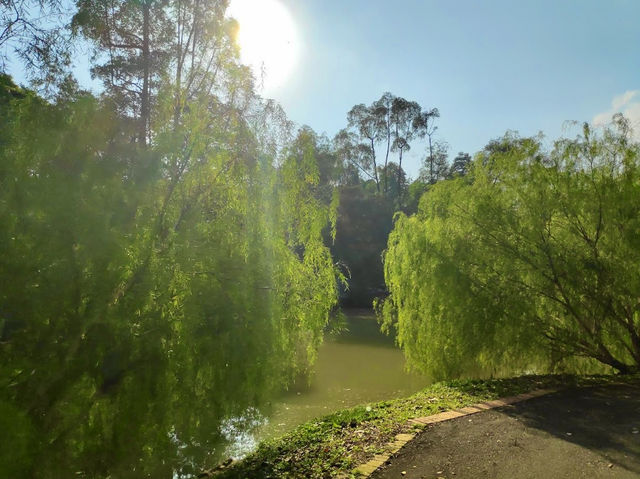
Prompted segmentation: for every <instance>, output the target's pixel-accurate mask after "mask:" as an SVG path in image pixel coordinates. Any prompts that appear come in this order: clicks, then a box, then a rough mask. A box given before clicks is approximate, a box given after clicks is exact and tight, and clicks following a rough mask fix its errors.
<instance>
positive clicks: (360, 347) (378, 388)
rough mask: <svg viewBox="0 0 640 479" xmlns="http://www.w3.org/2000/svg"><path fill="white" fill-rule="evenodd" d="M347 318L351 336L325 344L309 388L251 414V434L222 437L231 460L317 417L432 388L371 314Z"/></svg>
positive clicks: (231, 432) (233, 431) (237, 430)
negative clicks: (407, 363) (410, 370)
mask: <svg viewBox="0 0 640 479" xmlns="http://www.w3.org/2000/svg"><path fill="white" fill-rule="evenodd" d="M345 314H346V316H347V327H348V331H345V332H343V333H341V334H339V335H338V336H334V337H328V338H326V339H325V342H324V344H323V345H322V346H321V348H320V350H319V352H318V359H317V362H316V368H315V374H314V376H313V377H312V379H311V385H310V386H309V387H308V388H305V389H303V390H299V391H297V392H289V393H286V394H284V395H283V396H282V397H280V398H279V400H277V401H276V402H274V403H273V404H272V405H271V407H270V408H269V409H266V410H265V411H263V414H262V415H259V414H258V413H257V412H256V411H252V412H251V414H250V416H252V417H253V419H249V418H246V419H245V421H247V422H246V424H252V425H253V427H251V429H252V430H253V431H252V433H248V432H247V429H243V428H241V427H230V428H228V429H227V430H226V431H223V432H224V433H225V435H226V436H227V438H228V439H230V440H231V445H230V447H229V448H228V449H227V451H226V455H227V456H229V457H234V458H239V457H243V456H244V455H246V454H248V453H249V452H251V451H252V450H253V449H254V448H255V447H256V445H257V443H258V442H259V441H261V440H263V439H269V438H273V437H277V436H280V435H282V434H284V433H286V432H287V431H289V430H291V429H293V427H295V426H296V425H298V424H301V423H303V422H306V421H308V420H310V419H313V418H315V417H318V416H323V415H325V414H329V413H331V412H334V411H337V410H339V409H342V408H345V407H350V406H355V405H357V404H362V403H367V402H374V401H382V400H385V399H392V398H395V397H401V396H406V395H409V394H412V393H413V392H416V391H418V390H419V389H421V388H423V387H425V386H426V385H428V383H429V382H428V380H427V378H425V377H423V376H419V375H417V374H409V373H407V372H406V371H405V370H404V366H405V362H404V357H403V355H402V352H401V351H400V350H399V349H398V348H397V347H395V346H394V344H393V340H392V339H391V338H389V337H387V336H385V335H383V334H382V333H380V331H379V328H378V323H377V322H376V320H375V317H374V315H373V313H372V312H371V311H366V310H365V311H363V310H351V311H349V310H347V311H345ZM236 421H237V420H236ZM251 421H253V422H251ZM228 424H232V423H228ZM238 424H240V423H238Z"/></svg>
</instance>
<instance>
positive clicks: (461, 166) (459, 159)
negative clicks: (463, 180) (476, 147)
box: [449, 151, 471, 177]
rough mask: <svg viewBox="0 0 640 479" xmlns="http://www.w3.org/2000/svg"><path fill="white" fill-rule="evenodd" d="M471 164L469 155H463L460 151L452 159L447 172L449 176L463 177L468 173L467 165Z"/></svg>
mask: <svg viewBox="0 0 640 479" xmlns="http://www.w3.org/2000/svg"><path fill="white" fill-rule="evenodd" d="M470 164H471V155H469V153H463V152H462V151H461V152H459V153H458V155H457V156H456V157H455V158H454V159H453V163H452V164H451V168H450V170H449V176H450V177H455V176H465V175H466V174H467V173H468V172H469V165H470Z"/></svg>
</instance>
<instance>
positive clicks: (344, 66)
mask: <svg viewBox="0 0 640 479" xmlns="http://www.w3.org/2000/svg"><path fill="white" fill-rule="evenodd" d="M255 1H260V0H255ZM280 1H281V2H283V3H284V4H285V6H286V7H287V8H288V9H289V11H290V13H291V15H292V17H293V19H294V22H295V23H296V25H297V29H298V32H299V41H300V43H301V45H300V57H299V61H298V63H297V65H296V66H295V68H294V70H293V73H292V75H291V77H290V78H289V80H288V81H287V82H286V83H285V84H283V85H282V86H281V87H280V88H279V89H277V90H274V91H272V92H270V95H269V96H272V97H274V98H275V99H276V100H278V101H279V102H280V103H281V104H282V105H283V107H284V109H285V111H286V112H287V114H288V115H289V117H290V118H291V119H292V120H294V121H295V122H296V123H298V124H300V125H302V124H307V125H309V126H311V127H312V128H314V129H315V130H316V131H318V132H320V133H322V132H326V133H327V134H328V135H329V136H333V135H334V134H335V133H336V132H337V131H338V130H339V129H340V128H342V127H344V126H346V113H347V111H348V110H349V109H350V108H351V107H352V106H353V105H355V104H357V103H367V104H369V103H371V102H372V101H373V100H375V99H377V98H379V97H380V96H381V95H382V93H383V92H385V91H390V92H392V93H394V94H396V95H399V96H403V97H405V98H407V99H410V100H415V101H417V102H419V103H420V104H421V105H422V106H423V107H424V108H433V107H437V108H438V109H439V110H440V113H441V118H440V120H439V131H438V135H439V138H440V139H441V140H445V141H447V142H448V143H449V145H450V155H451V157H453V156H455V154H456V153H457V152H458V151H464V152H468V153H472V154H473V153H475V152H476V151H478V150H480V149H481V148H482V147H483V146H484V145H485V144H486V143H487V142H488V141H489V140H491V139H493V138H497V137H499V136H501V135H503V134H504V133H505V131H506V130H509V129H511V130H516V131H519V132H520V134H522V135H534V134H536V133H538V132H539V131H542V132H543V133H544V134H545V135H546V137H547V138H548V140H549V142H551V140H553V139H555V138H557V137H559V136H561V135H563V134H571V135H572V134H573V132H572V131H570V130H567V129H566V123H565V122H566V121H567V120H576V121H579V122H582V121H594V120H595V121H597V122H602V121H604V120H606V119H608V118H610V116H611V115H612V114H613V113H614V112H615V111H623V112H625V113H626V114H627V115H628V116H630V117H631V119H632V120H633V121H634V122H637V124H638V126H637V129H638V131H639V132H640V26H639V25H640V24H639V22H638V20H639V19H640V0H555V1H549V0H535V1H533V0H531V1H523V0H522V1H521V0H510V1H506V0H447V1H445V0H439V1H435V0H422V1H420V0H396V1H395V2H391V1H389V0H280ZM81 63H82V62H81ZM85 65H86V64H85ZM85 69H86V66H85ZM14 73H17V72H14ZM16 76H17V78H18V80H19V81H20V80H21V78H20V75H16ZM85 78H87V77H86V76H85ZM424 155H425V149H424V145H414V148H413V149H412V151H410V152H409V154H408V156H406V157H405V161H404V162H403V163H404V165H405V167H406V170H407V172H408V173H409V175H410V176H412V177H414V178H415V176H416V175H417V172H418V169H419V166H420V162H421V159H422V158H423V157H424Z"/></svg>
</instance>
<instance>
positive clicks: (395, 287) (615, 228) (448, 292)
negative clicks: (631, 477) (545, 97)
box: [381, 119, 640, 377]
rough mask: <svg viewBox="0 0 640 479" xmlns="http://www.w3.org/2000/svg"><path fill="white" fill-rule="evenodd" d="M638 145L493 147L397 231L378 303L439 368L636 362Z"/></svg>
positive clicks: (508, 140)
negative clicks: (383, 297)
mask: <svg viewBox="0 0 640 479" xmlns="http://www.w3.org/2000/svg"><path fill="white" fill-rule="evenodd" d="M638 161H639V157H638V145H637V144H633V143H631V142H630V140H629V136H628V130H627V127H626V123H625V122H624V120H621V119H617V120H616V124H615V125H614V126H613V127H612V128H611V129H607V130H606V131H604V132H603V134H602V135H601V136H597V135H595V134H594V133H593V132H591V131H590V129H589V127H588V126H587V127H585V129H584V134H583V136H581V137H578V138H577V139H575V140H560V141H558V142H556V145H555V148H554V149H553V150H552V151H551V152H550V153H545V152H544V151H543V150H542V148H541V146H540V142H539V140H538V139H535V138H534V139H526V138H525V139H522V138H519V137H517V136H515V135H512V134H511V135H507V136H505V138H503V139H501V140H498V141H495V142H492V143H490V144H489V145H488V146H487V148H486V150H485V151H484V152H482V153H480V154H479V155H478V156H477V158H476V159H475V161H474V162H473V164H472V165H471V167H470V169H469V173H468V175H467V176H466V177H460V178H457V179H454V180H449V181H445V182H440V183H438V184H437V185H435V186H434V187H433V188H431V189H430V190H429V191H428V192H427V193H426V194H425V195H424V196H423V198H422V200H421V202H420V209H419V211H418V213H417V214H416V215H415V216H412V217H408V218H407V217H405V216H402V215H400V217H399V218H398V219H397V221H396V225H395V228H394V231H393V233H392V234H391V236H390V239H389V247H388V251H387V253H386V258H385V259H386V261H385V268H386V279H387V285H388V287H389V290H390V291H391V297H390V299H389V300H388V301H386V302H385V303H384V305H382V306H381V309H382V311H383V316H384V318H385V325H386V326H387V327H392V326H393V327H396V328H397V330H398V341H399V343H400V344H401V346H403V348H404V350H405V353H406V354H407V357H408V358H409V360H410V363H411V364H412V365H414V366H415V367H418V368H421V369H423V370H425V371H427V372H428V373H430V374H432V375H433V376H436V377H451V376H461V375H465V376H469V375H477V374H483V375H486V374H494V373H506V372H510V373H513V372H518V371H528V370H529V371H530V370H540V369H549V368H565V369H566V368H568V369H576V368H584V367H594V364H595V363H594V362H588V361H577V360H576V358H590V359H592V360H593V359H595V360H597V361H598V362H600V363H601V364H605V365H608V366H611V367H613V368H615V369H618V370H620V371H623V372H627V371H630V370H634V369H635V368H637V367H638V365H639V364H640V362H639V360H640V349H639V347H640V341H638V335H639V330H638V323H637V308H638V305H637V297H638V295H639V294H640V285H639V283H638V281H637V274H636V273H635V271H636V270H637V265H638V264H640V257H639V256H638V248H637V237H638V236H639V234H640V230H638V227H639V223H638V217H637V211H639V209H638V208H639V206H640V205H639V204H638V201H639V198H640V196H639V195H638V182H639V179H640V177H639V176H638V171H639V170H638Z"/></svg>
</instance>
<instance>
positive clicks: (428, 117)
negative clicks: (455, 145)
mask: <svg viewBox="0 0 640 479" xmlns="http://www.w3.org/2000/svg"><path fill="white" fill-rule="evenodd" d="M437 118H440V111H439V110H438V109H437V108H432V109H431V110H425V111H423V112H422V113H421V114H420V115H419V116H418V117H417V118H416V119H415V128H416V129H417V130H418V131H419V132H420V135H421V136H426V137H427V140H428V144H429V154H428V155H427V164H428V173H429V178H434V174H435V168H436V159H437V158H436V152H437V145H436V144H435V142H434V138H433V137H434V135H435V133H436V131H437V130H438V127H437V126H436V124H435V122H436V119H437Z"/></svg>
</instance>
